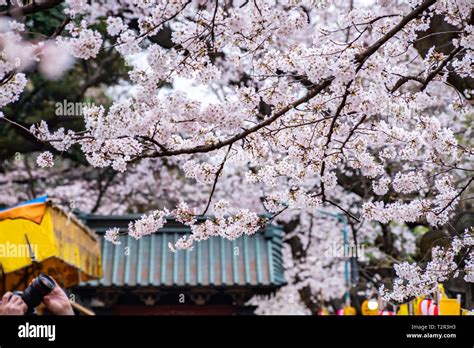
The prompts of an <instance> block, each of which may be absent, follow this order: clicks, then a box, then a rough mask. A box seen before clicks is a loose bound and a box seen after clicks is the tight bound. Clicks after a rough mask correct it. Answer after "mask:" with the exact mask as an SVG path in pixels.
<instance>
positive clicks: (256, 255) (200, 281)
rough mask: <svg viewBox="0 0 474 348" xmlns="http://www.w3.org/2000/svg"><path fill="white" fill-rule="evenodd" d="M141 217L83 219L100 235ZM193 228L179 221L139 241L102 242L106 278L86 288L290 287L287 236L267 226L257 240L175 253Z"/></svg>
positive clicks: (211, 242)
mask: <svg viewBox="0 0 474 348" xmlns="http://www.w3.org/2000/svg"><path fill="white" fill-rule="evenodd" d="M139 217H140V216H139V215H125V216H103V215H80V218H81V219H82V220H83V221H84V222H85V223H86V224H87V225H88V226H89V227H90V228H92V229H94V230H95V231H96V233H97V234H99V235H103V234H104V233H105V231H106V230H107V229H108V228H110V227H118V228H120V230H121V231H126V229H127V226H128V224H129V222H130V221H133V220H135V219H138V218H139ZM185 233H190V229H189V228H188V227H186V226H184V225H182V224H180V223H178V222H177V221H175V220H172V219H170V220H168V222H167V223H166V225H165V226H164V228H162V229H160V230H158V231H157V232H155V233H153V234H151V235H148V236H144V237H142V238H141V239H139V240H136V239H135V238H133V237H130V236H128V235H122V236H120V241H121V245H114V244H112V243H109V242H107V241H105V240H104V238H101V243H102V266H103V271H104V275H103V277H102V278H101V279H100V280H98V281H91V282H87V283H84V284H82V286H162V287H163V286H164V287H166V286H170V287H184V286H219V287H227V286H264V287H279V286H281V285H283V284H284V283H285V280H284V277H283V265H282V255H281V248H282V231H281V229H280V228H279V227H278V226H275V225H268V226H267V227H266V228H265V229H264V230H262V231H261V232H259V233H257V234H255V235H253V236H242V237H240V238H238V239H237V240H234V241H229V240H227V239H223V238H220V237H212V238H210V239H208V240H205V241H202V242H197V243H195V245H194V248H193V250H187V251H178V252H176V253H173V252H171V251H170V250H169V248H168V243H169V242H172V243H173V242H175V241H176V240H177V239H178V238H180V237H181V236H182V235H183V234H185Z"/></svg>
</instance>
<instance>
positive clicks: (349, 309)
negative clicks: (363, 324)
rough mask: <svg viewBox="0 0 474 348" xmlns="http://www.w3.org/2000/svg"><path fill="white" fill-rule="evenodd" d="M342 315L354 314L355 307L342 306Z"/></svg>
mask: <svg viewBox="0 0 474 348" xmlns="http://www.w3.org/2000/svg"><path fill="white" fill-rule="evenodd" d="M342 313H343V315H356V309H355V308H354V307H351V306H347V307H344V311H343V312H342Z"/></svg>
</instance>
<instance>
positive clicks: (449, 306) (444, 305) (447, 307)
mask: <svg viewBox="0 0 474 348" xmlns="http://www.w3.org/2000/svg"><path fill="white" fill-rule="evenodd" d="M459 313H461V304H460V303H459V302H458V300H456V299H455V298H444V297H443V298H441V300H440V301H439V314H440V315H459Z"/></svg>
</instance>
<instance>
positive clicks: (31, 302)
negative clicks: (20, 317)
mask: <svg viewBox="0 0 474 348" xmlns="http://www.w3.org/2000/svg"><path fill="white" fill-rule="evenodd" d="M55 287H56V283H55V282H54V280H53V279H52V278H51V277H49V276H47V275H46V274H43V273H40V275H39V276H38V277H36V279H35V280H34V281H33V282H32V283H31V284H30V285H29V286H28V287H27V288H26V289H25V291H14V292H13V293H14V294H15V295H18V296H20V297H21V298H22V300H23V302H25V303H26V305H27V306H28V309H27V310H26V313H25V314H33V313H34V311H35V308H36V307H37V306H38V305H39V304H40V303H41V302H42V301H43V297H45V296H46V295H48V294H49V293H50V292H51V291H53V289H54V288H55Z"/></svg>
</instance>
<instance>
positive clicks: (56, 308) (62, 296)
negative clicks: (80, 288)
mask: <svg viewBox="0 0 474 348" xmlns="http://www.w3.org/2000/svg"><path fill="white" fill-rule="evenodd" d="M53 280H54V279H53ZM54 283H55V284H56V287H55V288H54V289H53V291H51V292H50V293H49V294H48V295H46V296H45V297H43V303H44V304H45V305H46V308H47V309H48V310H49V311H50V312H51V313H53V314H56V315H74V311H73V310H72V306H71V303H70V302H69V298H68V297H67V295H66V293H65V292H64V291H63V289H61V288H60V287H59V285H58V283H56V281H55V280H54Z"/></svg>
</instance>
